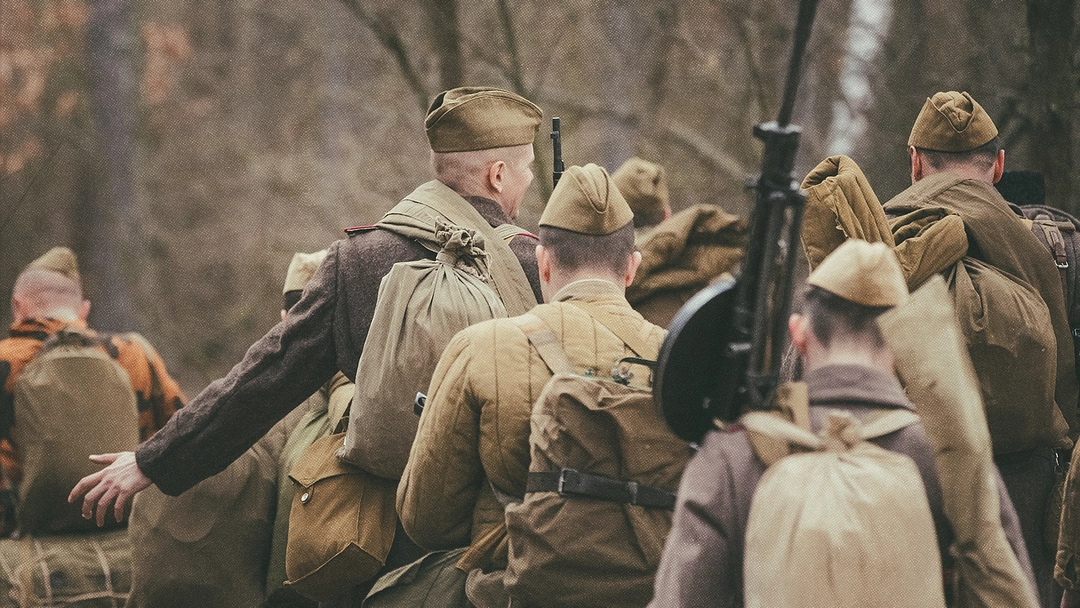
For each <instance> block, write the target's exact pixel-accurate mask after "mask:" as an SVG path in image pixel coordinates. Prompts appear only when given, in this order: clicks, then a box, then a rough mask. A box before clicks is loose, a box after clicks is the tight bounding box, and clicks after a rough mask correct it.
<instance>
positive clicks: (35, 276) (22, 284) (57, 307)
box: [11, 268, 86, 321]
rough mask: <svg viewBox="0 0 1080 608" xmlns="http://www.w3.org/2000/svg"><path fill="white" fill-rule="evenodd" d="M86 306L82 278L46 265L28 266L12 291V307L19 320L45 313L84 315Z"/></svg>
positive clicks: (60, 316)
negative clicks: (54, 269)
mask: <svg viewBox="0 0 1080 608" xmlns="http://www.w3.org/2000/svg"><path fill="white" fill-rule="evenodd" d="M85 306H86V303H85V302H84V301H83V294H82V288H81V287H80V285H79V282H78V281H75V280H72V279H70V278H68V277H66V276H64V275H62V274H60V273H57V272H52V271H51V270H44V269H42V268H29V269H27V270H24V271H23V272H22V274H20V275H19V278H17V279H15V287H14V289H12V292H11V310H12V315H13V316H14V318H15V320H16V321H22V320H24V319H30V318H44V317H52V318H57V319H65V320H73V319H77V318H84V317H85V313H83V312H82V311H83V309H84V307H85Z"/></svg>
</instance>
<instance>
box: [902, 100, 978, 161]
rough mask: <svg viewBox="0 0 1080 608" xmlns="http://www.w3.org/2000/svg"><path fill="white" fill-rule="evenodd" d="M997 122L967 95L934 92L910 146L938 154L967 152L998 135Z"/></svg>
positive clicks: (909, 142)
mask: <svg viewBox="0 0 1080 608" xmlns="http://www.w3.org/2000/svg"><path fill="white" fill-rule="evenodd" d="M997 134H998V130H997V127H996V126H995V125H994V121H993V120H990V116H989V115H988V114H987V113H986V111H985V110H983V108H982V106H980V105H979V102H977V101H975V100H974V99H973V98H972V97H971V95H968V94H967V93H957V92H956V91H948V92H945V93H934V96H933V97H930V98H928V99H927V100H926V103H925V104H923V108H922V111H921V112H919V116H918V118H916V119H915V125H914V126H913V127H911V137H909V138H908V145H909V146H915V147H916V148H922V149H924V150H936V151H938V152H968V151H970V150H974V149H975V148H978V147H979V146H981V145H983V144H985V143H988V142H989V141H990V140H991V139H994V137H995V136H997Z"/></svg>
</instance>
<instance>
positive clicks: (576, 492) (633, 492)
mask: <svg viewBox="0 0 1080 608" xmlns="http://www.w3.org/2000/svg"><path fill="white" fill-rule="evenodd" d="M525 492H526V493H530V492H558V493H559V495H560V496H576V497H580V498H595V499H597V500H606V501H608V502H617V503H621V504H627V505H636V506H639V507H649V508H653V509H667V510H669V511H670V510H673V509H674V508H675V494H674V493H673V492H668V491H667V490H661V489H660V488H654V487H652V486H647V485H644V484H640V483H637V482H635V481H622V480H619V479H611V478H610V477H604V476H603V475H593V474H591V473H582V472H581V471H578V470H575V469H560V470H558V471H543V472H537V471H530V472H529V479H528V482H527V483H526V485H525Z"/></svg>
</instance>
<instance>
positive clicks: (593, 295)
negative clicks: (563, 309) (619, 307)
mask: <svg viewBox="0 0 1080 608" xmlns="http://www.w3.org/2000/svg"><path fill="white" fill-rule="evenodd" d="M623 294H624V292H623V290H622V289H621V288H620V287H619V286H618V285H616V284H615V283H612V282H611V281H608V280H607V279H579V280H577V281H573V282H570V283H567V284H566V285H563V287H562V289H560V290H559V291H556V292H555V295H554V296H552V298H551V301H552V302H568V301H571V300H590V301H595V300H609V299H619V300H625V299H626V297H625V296H624V295H623Z"/></svg>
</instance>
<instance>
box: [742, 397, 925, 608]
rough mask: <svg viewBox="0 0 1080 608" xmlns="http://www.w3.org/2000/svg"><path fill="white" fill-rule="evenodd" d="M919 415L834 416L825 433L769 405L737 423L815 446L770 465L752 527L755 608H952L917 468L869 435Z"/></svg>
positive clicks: (748, 592) (749, 559) (748, 582)
mask: <svg viewBox="0 0 1080 608" xmlns="http://www.w3.org/2000/svg"><path fill="white" fill-rule="evenodd" d="M918 419H919V417H918V415H916V414H915V413H913V412H909V411H906V410H894V411H891V412H888V413H885V414H882V415H880V416H879V417H877V418H874V419H871V420H870V421H869V422H867V423H866V424H865V425H863V424H860V423H859V421H857V420H856V419H855V418H854V417H853V416H852V415H851V414H849V413H840V412H834V413H830V414H829V417H828V420H827V422H826V424H825V428H824V429H823V432H822V434H821V436H818V435H815V434H813V433H811V432H810V431H808V430H806V429H803V428H801V427H799V426H797V425H795V424H793V423H791V422H788V421H786V420H783V419H781V418H780V417H778V416H775V415H773V414H769V413H765V412H751V413H748V414H745V415H743V416H742V417H741V418H740V419H739V422H740V424H742V425H743V426H744V427H746V429H747V430H749V431H751V432H752V433H760V434H762V435H765V436H767V437H770V438H772V439H776V440H782V441H786V442H788V443H789V444H792V445H794V446H801V447H804V448H808V449H809V450H811V451H809V452H797V453H793V454H791V455H788V456H785V457H783V458H781V459H780V460H779V461H777V462H775V463H774V464H772V465H771V466H769V467H768V469H766V471H765V474H764V475H763V476H762V478H761V480H760V482H759V483H758V485H757V488H756V490H755V491H754V496H753V500H752V502H751V507H750V515H749V518H748V521H747V525H746V536H745V542H744V558H743V581H744V583H743V585H744V587H743V592H744V603H745V605H746V606H747V608H755V607H757V608H771V607H773V606H786V607H788V608H799V607H805V608H812V607H817V606H836V607H856V606H859V607H861V606H879V607H884V606H930V607H933V606H942V607H943V606H944V605H945V598H944V591H943V587H942V575H941V558H940V554H939V549H938V544H937V536H936V533H935V529H934V522H933V518H932V516H931V514H930V505H929V503H928V501H927V498H926V491H925V489H924V486H923V482H922V478H921V476H920V475H919V471H918V468H916V466H915V463H914V462H913V461H912V460H911V458H910V457H909V456H907V455H905V454H901V453H898V452H892V451H889V450H886V449H884V448H881V447H879V446H877V445H874V444H872V443H870V442H869V441H868V440H869V439H873V438H876V437H881V436H884V435H887V434H889V433H893V432H896V431H898V430H900V429H902V428H904V427H906V426H909V425H911V424H913V423H915V422H916V421H918Z"/></svg>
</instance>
